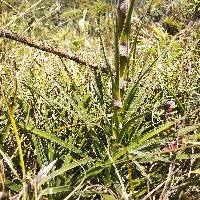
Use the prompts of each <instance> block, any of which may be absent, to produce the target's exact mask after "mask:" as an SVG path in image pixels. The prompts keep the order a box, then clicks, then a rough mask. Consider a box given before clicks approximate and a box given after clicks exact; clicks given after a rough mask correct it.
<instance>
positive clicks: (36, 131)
mask: <svg viewBox="0 0 200 200" xmlns="http://www.w3.org/2000/svg"><path fill="white" fill-rule="evenodd" d="M20 127H21V128H25V129H26V130H27V131H28V132H32V133H34V134H36V135H38V136H40V137H43V138H46V139H48V140H50V141H52V142H55V143H57V144H59V145H61V146H63V147H65V148H66V149H69V150H70V151H73V152H75V153H81V151H80V150H77V149H76V148H74V147H73V146H71V145H69V144H68V143H67V142H65V141H63V140H61V139H59V138H58V137H56V136H55V135H53V134H51V133H50V132H45V131H41V130H39V129H36V128H34V127H33V126H32V125H28V126H26V127H24V126H23V125H20Z"/></svg>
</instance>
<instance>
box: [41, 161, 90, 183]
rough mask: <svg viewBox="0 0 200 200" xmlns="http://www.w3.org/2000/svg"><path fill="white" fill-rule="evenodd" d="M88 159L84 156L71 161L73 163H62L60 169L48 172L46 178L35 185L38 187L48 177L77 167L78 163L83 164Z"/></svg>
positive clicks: (50, 177)
mask: <svg viewBox="0 0 200 200" xmlns="http://www.w3.org/2000/svg"><path fill="white" fill-rule="evenodd" d="M89 160H90V159H89V158H84V159H82V160H79V161H76V162H73V163H70V164H67V165H66V164H64V165H63V167H61V168H60V169H58V170H56V171H54V172H52V173H51V174H49V175H48V176H47V177H46V178H44V179H42V180H41V181H40V182H39V183H38V185H37V187H40V186H41V185H43V184H44V183H45V182H47V181H49V180H50V179H52V178H54V177H56V176H58V175H60V174H63V173H65V172H66V171H69V170H70V169H73V168H75V167H78V166H80V165H85V164H86V163H87V162H88V161H89Z"/></svg>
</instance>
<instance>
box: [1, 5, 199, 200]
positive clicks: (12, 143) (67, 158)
mask: <svg viewBox="0 0 200 200" xmlns="http://www.w3.org/2000/svg"><path fill="white" fill-rule="evenodd" d="M42 3H43V4H42V5H43V6H44V7H45V6H49V4H48V3H47V4H45V2H42ZM84 3H85V2H84ZM153 3H154V2H148V4H147V5H146V6H144V5H143V4H140V3H139V2H135V1H130V2H129V3H128V1H119V2H118V4H117V6H116V5H115V4H113V5H114V7H113V5H112V6H111V5H110V4H108V3H106V2H104V3H102V2H100V1H97V2H96V1H95V3H94V5H93V4H92V3H90V4H89V3H88V4H89V6H88V8H87V9H88V10H87V9H85V7H84V8H83V7H80V8H79V9H77V8H74V10H72V11H73V12H72V13H71V18H70V20H69V21H68V22H66V21H65V17H66V15H67V16H68V15H70V13H68V12H64V10H62V9H64V8H66V9H67V8H68V7H67V6H68V5H67V3H66V4H65V3H63V2H62V1H56V3H55V2H54V3H53V4H52V5H53V6H52V7H50V8H51V9H50V11H52V12H53V10H54V9H55V8H56V5H57V6H58V5H61V7H59V6H58V7H59V9H60V10H59V12H57V11H58V8H57V9H55V13H54V12H53V13H54V14H56V16H57V18H56V20H57V21H56V23H55V21H54V20H55V15H52V16H51V14H49V13H46V15H44V16H43V15H42V11H41V10H42V9H44V7H39V5H40V1H39V2H34V3H33V4H32V5H28V4H25V3H24V4H23V6H22V5H21V4H20V5H19V3H18V2H17V1H16V2H15V3H14V5H15V6H18V8H19V9H18V10H20V12H21V13H18V12H17V10H13V9H11V8H12V7H13V6H12V7H11V5H10V4H9V5H10V6H9V5H7V4H8V3H7V4H5V3H4V4H3V6H4V7H5V8H6V9H5V12H3V14H2V19H4V20H2V22H0V23H1V26H2V27H6V26H8V27H9V28H12V29H13V30H15V31H21V30H29V28H31V30H30V32H29V34H30V36H31V37H32V38H34V37H38V35H39V36H41V32H43V33H44V34H43V36H44V38H43V39H45V38H46V40H47V41H51V42H55V41H58V40H59V41H58V43H59V44H61V43H63V44H64V46H65V47H66V46H69V48H70V47H71V50H72V51H77V50H78V51H80V52H81V51H83V52H84V51H85V52H84V53H83V54H84V55H87V56H88V57H89V58H91V59H93V60H94V59H95V62H96V63H97V64H98V66H105V67H106V70H104V71H103V72H102V70H101V68H100V67H99V68H97V69H95V70H94V69H90V68H88V67H87V66H81V65H79V64H75V62H72V61H68V60H65V59H63V58H62V57H57V56H55V55H50V54H47V53H44V52H41V51H39V50H36V49H33V48H29V47H26V46H23V45H21V44H19V43H14V42H11V41H7V40H5V39H2V40H1V44H2V47H1V50H2V53H1V64H0V68H1V70H0V71H1V72H0V93H1V96H0V119H1V120H0V137H1V140H0V155H1V157H0V158H1V160H0V183H1V184H0V188H1V191H2V192H1V193H0V195H1V196H0V197H4V198H7V199H24V200H25V199H38V200H39V199H45V198H47V199H105V200H106V199H115V200H117V199H118V200H119V199H125V200H128V199H148V198H154V199H178V198H181V196H187V197H188V198H189V197H190V196H191V195H193V196H196V197H198V196H197V195H198V192H199V168H200V162H199V156H200V154H199V86H198V81H199V62H198V54H196V51H195V49H194V47H195V42H196V41H193V38H191V40H190V43H187V42H186V41H185V38H184V34H185V32H187V31H189V30H183V31H182V32H181V31H179V32H178V33H177V34H175V35H173V36H171V35H169V34H168V33H167V32H166V31H165V30H164V28H163V27H162V26H161V24H154V23H153V22H152V21H151V18H150V17H149V12H150V10H151V7H152V6H153ZM70 5H71V4H70ZM84 5H87V2H86V4H84ZM95 5H96V6H95ZM7 6H8V7H9V9H8V7H7ZM77 6H78V5H77ZM136 6H138V7H136ZM139 6H140V7H139ZM13 8H14V7H13ZM33 8H34V9H33ZM36 8H38V9H36ZM94 8H98V9H97V10H95V9H94ZM107 8H110V9H109V10H106V9H107ZM10 9H11V10H10ZM27 9H28V10H29V11H30V12H31V13H32V15H33V16H35V22H39V21H40V20H39V19H41V21H42V19H43V18H42V17H44V18H45V17H46V18H45V19H47V21H48V23H49V24H48V23H47V24H45V22H44V24H45V26H38V25H37V23H35V25H34V23H33V24H31V27H29V28H27V27H26V19H27V18H26V17H27V16H26V15H25V13H27V12H28V11H27ZM71 9H72V8H71ZM110 10H112V14H111V13H110V12H109V11H110ZM114 10H115V11H114ZM44 11H46V12H47V10H45V9H44ZM12 12H16V13H18V14H16V19H15V20H14V22H13V23H11V22H12V21H11V20H12V17H11V16H12ZM60 12H61V13H60ZM138 12H141V13H138ZM59 13H60V14H59ZM91 13H92V14H91ZM20 14H21V17H22V16H23V17H24V18H25V19H24V21H18V20H17V17H19V18H20ZM48 14H49V15H48ZM58 15H60V16H59V17H58ZM137 15H138V16H141V17H136V16H137ZM47 16H51V17H50V18H47ZM9 21H10V23H9ZM77 21H78V23H77ZM89 22H90V23H92V24H91V25H90V23H89ZM113 22H114V23H113ZM65 23H67V24H65ZM8 24H9V25H8ZM113 24H114V28H113ZM25 27H26V28H25ZM52 27H54V28H55V32H56V34H54V33H53V32H52ZM58 27H59V28H58ZM91 30H92V31H91ZM108 30H109V31H108ZM184 31H185V32H184ZM25 32H26V31H25ZM112 34H113V35H114V37H112ZM57 36H60V37H57ZM58 38H60V39H58ZM111 38H113V42H111V41H110V39H111ZM53 40H54V41H53ZM70 41H71V42H70ZM70 45H71V46H70ZM193 45H194V46H193Z"/></svg>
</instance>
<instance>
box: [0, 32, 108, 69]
mask: <svg viewBox="0 0 200 200" xmlns="http://www.w3.org/2000/svg"><path fill="white" fill-rule="evenodd" d="M0 37H3V38H8V39H11V40H15V41H18V42H21V43H23V44H26V45H28V46H29V47H34V48H36V49H39V50H41V51H46V52H49V53H52V54H55V55H57V56H59V57H62V58H67V59H69V60H73V61H74V62H76V63H78V64H80V65H86V66H89V67H90V68H92V69H93V70H97V69H99V70H101V71H102V72H103V73H107V69H106V68H105V66H99V65H98V64H95V63H92V62H90V61H88V60H85V59H83V58H81V57H80V56H79V55H74V54H72V53H70V52H68V51H64V50H61V49H59V48H56V47H54V46H51V45H48V44H45V43H44V42H41V41H33V40H32V39H30V38H28V37H25V36H21V35H20V34H18V33H14V32H12V31H10V30H7V29H0Z"/></svg>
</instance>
